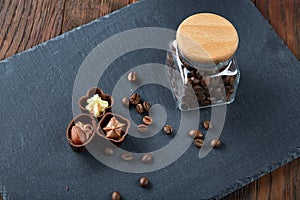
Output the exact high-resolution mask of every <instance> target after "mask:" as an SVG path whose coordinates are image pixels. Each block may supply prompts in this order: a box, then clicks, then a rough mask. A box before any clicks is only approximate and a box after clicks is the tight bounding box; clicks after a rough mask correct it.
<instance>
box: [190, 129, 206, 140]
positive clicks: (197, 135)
mask: <svg viewBox="0 0 300 200" xmlns="http://www.w3.org/2000/svg"><path fill="white" fill-rule="evenodd" d="M189 136H190V137H191V138H194V139H202V138H203V133H202V132H201V131H200V130H190V131H189Z"/></svg>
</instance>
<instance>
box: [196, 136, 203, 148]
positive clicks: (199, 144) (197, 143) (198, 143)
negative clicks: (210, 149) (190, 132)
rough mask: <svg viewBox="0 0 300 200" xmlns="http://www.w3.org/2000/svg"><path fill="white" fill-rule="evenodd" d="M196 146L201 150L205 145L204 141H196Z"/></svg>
mask: <svg viewBox="0 0 300 200" xmlns="http://www.w3.org/2000/svg"><path fill="white" fill-rule="evenodd" d="M194 144H195V145H196V147H198V148H201V147H202V146H203V145H204V141H203V140H202V139H199V138H198V139H195V140H194Z"/></svg>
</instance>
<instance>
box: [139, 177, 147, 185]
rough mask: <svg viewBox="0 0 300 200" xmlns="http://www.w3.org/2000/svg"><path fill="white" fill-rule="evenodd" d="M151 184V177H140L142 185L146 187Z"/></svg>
mask: <svg viewBox="0 0 300 200" xmlns="http://www.w3.org/2000/svg"><path fill="white" fill-rule="evenodd" d="M148 185H149V179H148V178H146V177H142V178H140V186H141V187H143V188H145V187H147V186H148Z"/></svg>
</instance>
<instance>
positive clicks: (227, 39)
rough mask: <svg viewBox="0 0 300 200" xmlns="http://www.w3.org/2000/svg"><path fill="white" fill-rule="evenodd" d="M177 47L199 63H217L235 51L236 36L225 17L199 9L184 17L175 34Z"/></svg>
mask: <svg viewBox="0 0 300 200" xmlns="http://www.w3.org/2000/svg"><path fill="white" fill-rule="evenodd" d="M176 40H177V45H178V48H179V51H180V52H181V53H182V54H183V55H184V57H186V58H187V59H189V60H191V61H193V62H199V63H211V62H214V63H220V62H224V61H226V60H228V59H229V58H230V57H232V56H233V54H234V53H235V51H236V49H237V47H238V43H239V37H238V33H237V31H236V29H235V27H234V26H233V25H232V24H231V23H230V22H229V21H228V20H227V19H225V18H223V17H221V16H219V15H216V14H212V13H199V14H195V15H192V16H190V17H188V18H187V19H185V20H184V21H183V22H182V23H181V24H180V25H179V27H178V29H177V34H176Z"/></svg>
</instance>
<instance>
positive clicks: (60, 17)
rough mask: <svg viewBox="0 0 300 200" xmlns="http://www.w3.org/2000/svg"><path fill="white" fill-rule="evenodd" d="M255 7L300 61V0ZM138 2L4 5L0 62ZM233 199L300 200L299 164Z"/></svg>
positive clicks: (260, 2) (15, 1)
mask: <svg viewBox="0 0 300 200" xmlns="http://www.w3.org/2000/svg"><path fill="white" fill-rule="evenodd" d="M252 1H253V3H254V4H255V5H256V6H257V8H258V9H259V10H260V11H261V13H262V15H263V16H264V17H265V18H266V19H267V20H268V21H269V22H270V24H271V25H272V26H273V27H274V29H275V31H276V32H277V33H278V35H279V36H280V37H281V38H282V39H283V41H284V42H285V44H287V46H288V47H289V48H290V50H291V51H292V52H293V53H294V54H295V56H296V57H297V58H298V59H300V0H274V1H269V0H252ZM133 2H135V0H80V1H79V0H78V1H76V0H0V60H2V59H5V58H7V57H9V56H12V55H14V54H16V53H18V52H21V51H24V50H25V49H28V48H31V47H33V46H35V45H37V44H39V43H42V42H44V41H46V40H49V39H51V38H54V37H55V36H58V35H60V34H62V33H64V32H66V31H69V30H71V29H73V28H75V27H77V26H80V25H82V24H85V23H87V22H89V21H91V20H93V19H96V18H98V17H101V16H103V15H106V14H108V13H110V12H112V11H114V10H117V9H119V8H122V7H124V6H126V5H128V4H130V3H133ZM241 12H242V11H241ZM0 199H1V197H0ZM229 199H238V200H240V199H258V200H264V199H272V200H277V199H278V200H282V199H293V200H294V199H295V200H296V199H300V159H296V160H294V161H293V162H291V163H289V164H287V165H285V166H283V167H280V168H279V169H277V170H275V171H274V172H272V173H270V174H267V175H265V176H263V177H261V178H260V179H259V180H257V181H255V182H253V183H251V184H249V185H247V186H245V187H243V188H242V189H240V190H237V191H235V192H234V193H232V194H230V195H228V196H227V197H225V198H224V200H229Z"/></svg>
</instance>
